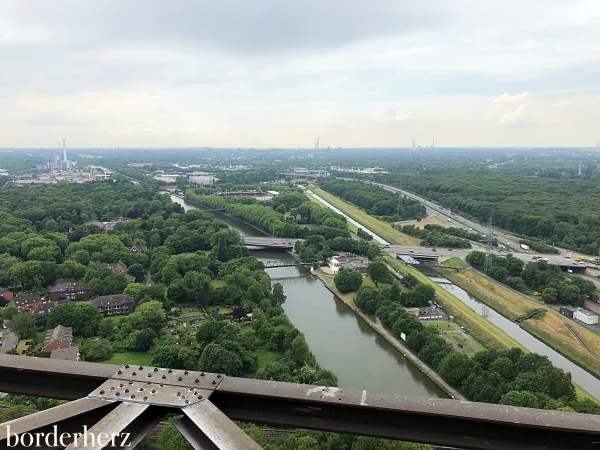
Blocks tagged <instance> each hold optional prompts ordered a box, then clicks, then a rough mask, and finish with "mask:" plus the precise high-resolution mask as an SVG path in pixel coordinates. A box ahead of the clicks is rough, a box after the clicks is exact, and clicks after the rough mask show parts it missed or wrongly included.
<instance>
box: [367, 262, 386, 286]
mask: <svg viewBox="0 0 600 450" xmlns="http://www.w3.org/2000/svg"><path fill="white" fill-rule="evenodd" d="M367 274H368V275H369V277H371V280H373V283H375V286H379V282H382V283H391V282H392V274H391V273H390V271H389V270H388V268H387V265H386V263H385V262H384V261H383V260H382V259H375V261H371V262H370V263H369V265H368V266H367Z"/></svg>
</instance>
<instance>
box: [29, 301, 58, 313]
mask: <svg viewBox="0 0 600 450" xmlns="http://www.w3.org/2000/svg"><path fill="white" fill-rule="evenodd" d="M58 304H59V303H58V302H51V301H45V302H42V303H34V305H35V306H32V307H30V308H29V312H30V313H31V314H33V315H34V316H35V315H36V314H42V315H44V316H47V315H48V314H50V311H52V310H53V309H54V308H55V307H56V305H58Z"/></svg>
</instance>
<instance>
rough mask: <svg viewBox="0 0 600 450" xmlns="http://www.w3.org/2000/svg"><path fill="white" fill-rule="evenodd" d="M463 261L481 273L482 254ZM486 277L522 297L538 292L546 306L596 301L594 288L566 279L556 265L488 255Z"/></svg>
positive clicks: (483, 260) (468, 256)
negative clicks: (490, 260) (521, 293)
mask: <svg viewBox="0 0 600 450" xmlns="http://www.w3.org/2000/svg"><path fill="white" fill-rule="evenodd" d="M467 262H468V263H469V264H471V265H472V266H473V267H475V268H476V269H477V270H480V271H483V268H484V264H485V253H483V252H471V253H469V254H468V255H467ZM487 275H489V276H490V277H492V278H493V279H495V280H497V281H499V282H501V283H504V284H506V285H508V286H510V287H512V288H513V289H516V290H518V291H520V292H523V293H525V294H531V293H532V292H533V291H537V292H541V294H542V295H541V299H542V300H543V301H545V302H546V303H562V304H565V305H571V306H580V307H584V306H585V299H586V298H589V299H590V300H593V301H595V302H598V300H599V298H598V289H597V288H596V285H595V284H594V283H593V282H591V281H589V280H585V279H583V278H580V277H569V276H567V275H566V274H565V273H564V272H563V271H562V270H560V267H559V266H556V265H552V264H548V263H547V262H546V261H537V262H528V263H527V264H525V263H524V262H523V261H521V260H520V259H518V258H515V257H514V256H512V255H510V254H509V255H506V256H504V257H501V256H496V255H492V266H491V268H490V269H489V271H488V272H487Z"/></svg>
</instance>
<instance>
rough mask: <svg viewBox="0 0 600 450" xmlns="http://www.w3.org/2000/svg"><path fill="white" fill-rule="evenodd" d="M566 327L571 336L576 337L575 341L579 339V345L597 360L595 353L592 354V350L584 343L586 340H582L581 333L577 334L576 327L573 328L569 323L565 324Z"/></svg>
mask: <svg viewBox="0 0 600 450" xmlns="http://www.w3.org/2000/svg"><path fill="white" fill-rule="evenodd" d="M565 326H566V327H567V328H568V329H569V331H570V332H571V334H572V335H573V336H575V339H577V340H578V341H579V343H580V344H581V346H582V347H583V348H585V350H586V351H587V352H588V353H589V354H590V355H592V356H593V357H594V358H596V355H595V354H594V352H592V351H591V350H590V348H589V347H588V346H587V344H586V343H585V342H584V340H583V339H582V338H581V336H579V333H578V332H577V330H576V329H575V327H573V326H571V324H569V323H565Z"/></svg>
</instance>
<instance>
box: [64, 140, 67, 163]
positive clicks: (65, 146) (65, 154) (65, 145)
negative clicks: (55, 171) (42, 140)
mask: <svg viewBox="0 0 600 450" xmlns="http://www.w3.org/2000/svg"><path fill="white" fill-rule="evenodd" d="M63 159H64V160H65V161H67V143H66V142H65V140H64V139H63Z"/></svg>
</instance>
